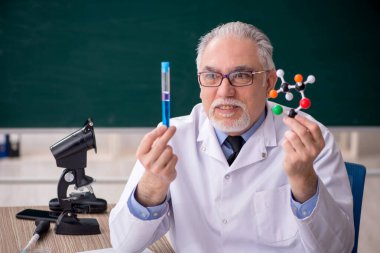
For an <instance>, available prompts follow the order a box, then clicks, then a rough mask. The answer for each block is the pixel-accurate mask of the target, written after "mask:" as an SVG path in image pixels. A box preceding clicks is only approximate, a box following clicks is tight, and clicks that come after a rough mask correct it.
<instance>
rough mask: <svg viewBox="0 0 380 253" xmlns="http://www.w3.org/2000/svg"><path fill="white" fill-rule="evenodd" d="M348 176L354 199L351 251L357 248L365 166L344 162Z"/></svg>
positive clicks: (354, 252)
mask: <svg viewBox="0 0 380 253" xmlns="http://www.w3.org/2000/svg"><path fill="white" fill-rule="evenodd" d="M345 165H346V169H347V174H348V178H349V180H350V184H351V191H352V196H353V200H354V225H355V244H354V248H353V249H352V253H356V252H357V250H358V240H359V227H360V215H361V211H362V201H363V191H364V182H365V174H366V168H365V167H364V166H363V165H361V164H356V163H350V162H345Z"/></svg>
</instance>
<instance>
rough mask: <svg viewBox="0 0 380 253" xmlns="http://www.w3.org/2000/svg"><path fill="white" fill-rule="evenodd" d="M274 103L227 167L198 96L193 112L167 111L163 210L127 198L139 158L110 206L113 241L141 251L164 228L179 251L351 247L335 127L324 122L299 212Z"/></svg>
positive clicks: (139, 169)
mask: <svg viewBox="0 0 380 253" xmlns="http://www.w3.org/2000/svg"><path fill="white" fill-rule="evenodd" d="M273 104H274V103H272V102H268V104H267V106H268V108H269V110H268V115H267V117H266V119H265V121H264V122H263V124H262V125H261V126H260V127H259V128H258V129H257V131H256V132H255V133H254V134H253V135H252V136H251V138H250V139H249V140H248V141H247V142H246V143H245V144H244V146H243V148H242V149H241V151H240V154H239V156H238V157H237V158H236V160H235V162H234V163H233V164H232V166H231V167H229V166H228V164H227V161H226V158H225V156H224V155H223V152H222V150H221V147H220V145H219V143H218V140H217V138H216V135H215V132H214V129H213V128H212V126H211V125H210V123H209V120H208V119H207V117H206V115H205V113H204V111H203V107H202V105H201V104H198V105H196V106H195V107H194V109H193V111H192V113H191V114H190V115H188V116H185V117H179V118H174V119H172V120H171V124H172V125H175V126H176V127H177V132H176V134H175V135H174V137H173V138H172V140H171V142H170V145H171V146H172V147H173V150H174V153H175V154H176V155H177V156H178V163H177V166H176V169H177V178H176V179H175V180H174V181H173V182H172V184H171V186H170V193H169V194H170V197H171V201H170V203H169V204H168V205H167V213H166V215H164V216H163V217H160V218H158V219H155V220H150V221H143V220H140V219H138V218H136V217H135V216H133V215H132V214H131V213H130V211H129V208H128V206H127V200H128V198H129V196H130V193H131V191H132V190H133V189H134V187H135V186H136V185H137V183H138V181H139V179H140V177H141V175H142V174H143V172H144V168H143V166H142V164H141V163H140V162H137V163H136V165H135V167H134V169H133V172H132V174H131V176H130V178H129V180H128V183H127V185H126V187H125V190H124V192H123V193H122V196H121V198H120V200H119V202H118V203H117V205H116V206H115V208H114V209H113V210H112V211H111V215H110V221H109V224H110V231H111V243H112V245H113V247H114V248H115V249H118V250H120V252H128V253H129V252H140V251H142V250H143V249H144V248H146V247H148V246H149V245H150V244H151V243H153V242H154V241H155V240H158V239H159V238H160V237H161V236H162V235H164V234H165V233H166V232H167V231H169V235H170V239H171V241H172V243H173V247H174V249H175V251H176V252H180V253H198V252H207V253H214V252H217V253H219V252H226V253H227V252H233V253H240V252H242V253H243V252H244V253H246V252H259V253H265V252H291V253H295V252H318V253H327V252H334V253H336V252H339V253H341V252H351V248H352V246H353V242H354V225H353V211H352V210H353V204H352V194H351V190H350V185H349V181H348V177H347V174H346V170H345V167H344V163H343V160H342V157H341V154H340V151H339V148H338V147H337V145H336V143H335V142H334V140H333V136H332V134H331V133H330V132H329V131H328V130H327V129H326V128H325V127H324V126H322V125H321V129H322V133H323V136H324V138H325V142H326V146H325V148H324V149H323V150H322V152H321V154H320V155H319V156H318V157H317V159H316V160H315V162H314V168H315V170H316V173H317V175H318V177H319V179H318V180H319V182H318V185H319V198H318V201H317V204H316V207H315V209H314V211H313V212H312V213H311V215H309V216H308V217H307V218H305V219H298V218H297V217H296V216H295V215H294V213H293V211H292V210H291V204H290V200H291V191H290V186H289V183H288V179H287V177H286V175H285V173H284V171H283V168H282V164H283V155H284V154H283V149H282V147H281V145H280V142H281V140H282V138H283V135H284V132H285V131H286V130H287V127H286V126H285V125H284V124H283V122H282V117H280V116H275V115H273V114H272V112H271V110H270V109H271V108H272V106H273ZM302 114H303V113H302ZM308 117H309V116H308ZM310 118H311V117H310Z"/></svg>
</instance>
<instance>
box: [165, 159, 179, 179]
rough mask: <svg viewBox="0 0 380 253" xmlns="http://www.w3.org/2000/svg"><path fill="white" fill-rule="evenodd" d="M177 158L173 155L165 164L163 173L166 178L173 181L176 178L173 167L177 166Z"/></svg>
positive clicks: (175, 171)
mask: <svg viewBox="0 0 380 253" xmlns="http://www.w3.org/2000/svg"><path fill="white" fill-rule="evenodd" d="M177 161H178V157H177V156H176V155H173V156H172V157H171V159H170V161H169V162H168V163H167V164H166V166H165V168H164V170H163V172H164V173H165V175H166V177H167V178H168V179H169V180H170V181H173V180H174V179H175V178H176V176H177V170H176V169H175V166H176V164H177Z"/></svg>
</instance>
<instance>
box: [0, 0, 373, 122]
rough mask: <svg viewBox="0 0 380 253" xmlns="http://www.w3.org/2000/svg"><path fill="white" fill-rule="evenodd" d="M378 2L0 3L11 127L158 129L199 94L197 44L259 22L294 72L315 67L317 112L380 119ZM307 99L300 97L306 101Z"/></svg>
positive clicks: (1, 85)
mask: <svg viewBox="0 0 380 253" xmlns="http://www.w3.org/2000/svg"><path fill="white" fill-rule="evenodd" d="M379 14H380V11H379V4H378V3H375V1H372V2H371V1H369V0H368V1H367V0H361V1H353V0H350V1H334V0H320V1H300V0H284V1H252V0H250V1H225V0H220V1H215V0H208V1H204V0H202V1H200V0H193V1H170V2H168V1H164V0H161V1H143V0H139V1H131V0H129V1H127V0H123V1H111V0H110V1H104V0H76V1H70V0H66V1H58V0H51V1H43V0H28V1H26V0H25V1H21V0H9V1H6V0H2V1H0V128H25V127H27V128H34V127H77V126H78V125H81V124H82V123H83V122H84V121H85V119H86V118H87V117H92V118H93V119H94V122H95V124H96V126H101V127H140V126H141V127H150V126H155V125H156V124H157V123H158V122H159V121H160V120H161V106H160V105H161V102H160V99H161V94H160V85H161V76H160V62H161V61H170V63H171V84H172V91H171V93H172V116H180V115H184V114H188V113H189V112H190V111H191V108H192V106H193V105H194V104H195V103H198V102H199V101H200V99H199V87H198V84H197V79H196V67H195V56H196V54H195V48H196V45H197V42H198V39H199V37H200V36H201V35H203V34H204V33H206V32H207V31H209V30H210V29H211V28H213V27H215V26H216V25H218V24H221V23H225V22H229V21H236V20H240V21H243V22H248V23H252V24H254V25H256V26H258V27H259V28H261V29H262V30H264V32H265V33H266V34H268V36H269V37H270V38H271V40H272V43H273V45H274V48H275V50H274V58H275V62H276V66H277V67H279V68H283V69H284V70H285V77H286V79H287V80H289V81H290V80H291V79H292V76H293V75H294V74H296V73H302V74H304V75H305V76H306V75H308V74H314V75H315V76H316V78H317V82H316V83H315V84H313V85H310V86H309V88H308V90H307V91H306V92H307V96H308V97H310V98H311V100H312V103H313V105H312V107H311V109H310V110H309V112H310V114H312V115H313V116H314V117H315V118H317V119H319V120H320V121H321V122H323V123H325V124H326V125H329V126H380V115H379V113H378V112H377V111H378V110H377V107H378V103H377V100H378V99H379V98H378V94H379V92H380V89H379V86H380V85H379V84H378V83H379V78H378V76H377V74H379V73H380V72H379V71H380V68H379V66H380V64H379V61H378V57H379V56H380V49H379V48H380V35H379V31H380V29H379V25H380V22H379V21H380V15H379ZM297 101H298V100H297Z"/></svg>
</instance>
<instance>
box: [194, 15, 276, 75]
mask: <svg viewBox="0 0 380 253" xmlns="http://www.w3.org/2000/svg"><path fill="white" fill-rule="evenodd" d="M228 36H232V37H237V38H248V39H251V40H252V41H254V42H255V43H256V45H257V46H258V54H259V60H260V62H261V64H262V65H263V66H264V68H265V70H271V69H274V68H275V66H274V62H273V58H272V57H273V46H272V44H271V42H270V40H269V38H268V37H267V36H266V35H265V34H264V33H263V32H262V31H261V30H260V29H258V28H257V27H255V26H253V25H250V24H246V23H243V22H239V21H237V22H230V23H226V24H222V25H219V26H218V27H216V28H214V29H212V30H211V31H210V32H209V33H207V34H206V35H204V36H202V37H201V38H200V39H199V44H198V48H197V59H196V63H197V68H198V70H199V66H200V59H201V56H202V54H203V52H204V50H205V49H206V47H207V45H208V44H209V43H210V41H212V40H213V39H215V38H220V37H228Z"/></svg>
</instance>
